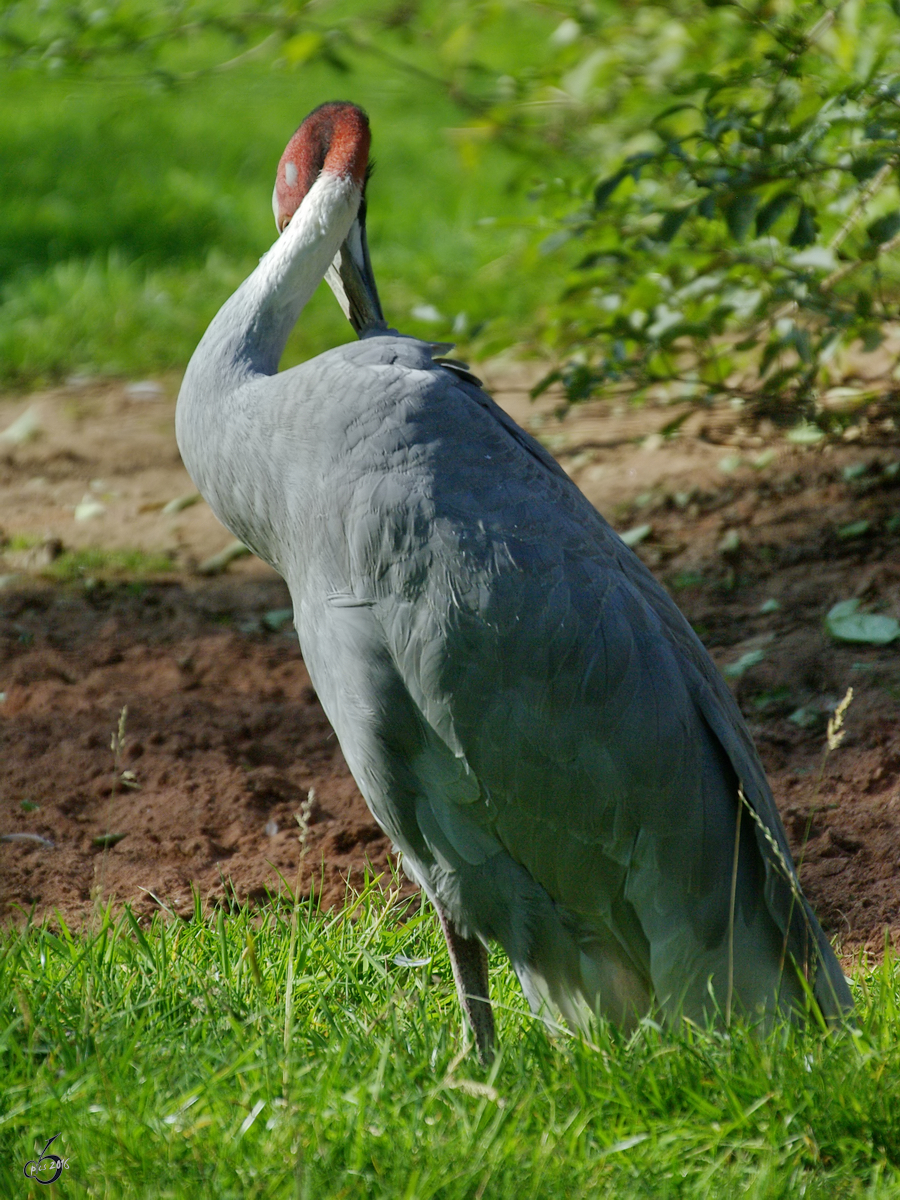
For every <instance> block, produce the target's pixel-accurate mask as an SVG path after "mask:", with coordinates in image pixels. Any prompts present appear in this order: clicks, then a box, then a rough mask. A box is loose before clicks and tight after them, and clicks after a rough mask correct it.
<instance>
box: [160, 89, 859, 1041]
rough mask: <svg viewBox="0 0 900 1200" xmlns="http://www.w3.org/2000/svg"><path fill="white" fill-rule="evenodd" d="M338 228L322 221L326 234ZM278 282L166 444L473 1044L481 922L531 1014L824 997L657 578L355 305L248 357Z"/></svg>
mask: <svg viewBox="0 0 900 1200" xmlns="http://www.w3.org/2000/svg"><path fill="white" fill-rule="evenodd" d="M356 111H358V110H356ZM302 132H303V130H302V127H301V131H300V133H298V135H297V137H298V138H299V137H300V136H301V134H302ZM327 172H328V160H327V159H326V162H325V171H323V173H322V175H321V176H318V178H319V179H322V178H324V177H325V176H326V175H327ZM313 186H314V185H313ZM310 196H311V197H312V198H313V201H314V200H315V198H316V197H317V196H318V192H316V193H313V192H310ZM307 203H310V199H309V197H307V198H306V199H304V200H303V201H302V203H300V205H299V209H298V212H297V215H296V217H295V222H299V220H300V219H301V218H302V217H303V215H304V206H305V205H306V204H307ZM310 207H312V204H310ZM359 233H360V230H359V222H358V221H357V222H356V223H353V222H352V221H351V231H350V233H347V231H346V230H345V229H344V228H343V226H340V225H339V224H338V226H336V228H335V229H333V230H332V231H331V238H332V241H333V243H334V244H333V245H330V244H329V245H330V253H331V254H332V256H333V255H334V254H335V253H336V252H337V249H338V247H340V246H341V244H342V243H344V246H343V250H344V253H345V255H348V254H349V251H348V250H347V246H348V244H349V242H350V241H352V239H353V237H358V236H359ZM292 235H293V230H292V226H288V231H287V232H286V233H285V234H284V236H283V238H282V239H281V242H279V243H276V247H274V248H273V251H271V252H270V254H273V255H274V254H275V252H276V250H277V251H278V253H279V255H281V257H282V258H287V257H289V256H290V254H291V253H292V251H291V249H290V247H283V246H282V244H283V243H284V242H285V241H286V239H288V237H289V236H292ZM296 236H297V239H298V240H299V239H302V238H303V237H304V236H306V235H304V234H302V233H301V232H300V231H299V230H298V231H297V234H296ZM362 236H363V244H364V228H363V230H362ZM345 237H346V238H347V239H348V241H347V242H345V241H344V239H345ZM280 247H281V249H279V248H280ZM327 249H328V248H327V247H326V250H327ZM293 253H295V254H297V253H299V252H298V251H293ZM356 259H357V261H358V262H360V263H361V262H363V257H362V256H360V254H359V253H357V254H356ZM364 259H365V270H368V268H367V262H368V254H367V252H366V254H365V256H364ZM279 262H280V259H279ZM276 265H277V264H276ZM260 273H262V274H261V275H260ZM283 274H284V272H283V271H282V273H281V276H279V275H278V271H277V270H276V267H275V266H273V265H271V264H270V265H269V266H268V267H267V265H266V260H265V259H264V260H263V262H262V263H261V266H260V268H259V269H258V272H256V273H255V275H254V276H252V277H251V279H250V280H248V281H247V283H245V284H244V285H243V287H242V289H241V290H239V292H238V293H237V294H236V296H235V297H233V298H232V300H231V301H229V303H228V304H227V305H226V306H225V308H224V309H223V310H222V313H220V314H219V317H217V318H216V321H214V322H213V325H212V326H211V327H210V330H209V332H208V333H207V335H206V337H205V338H204V340H203V342H202V343H201V345H200V347H199V348H198V351H197V352H196V354H195V356H194V359H193V360H192V362H191V365H190V367H189V369H188V372H187V374H186V376H185V381H184V386H183V389H182V393H181V396H180V398H179V406H178V415H177V431H178V438H179V444H180V446H181V449H182V454H183V456H184V459H185V463H186V465H187V467H188V469H189V471H190V472H191V474H192V476H193V478H194V480H195V482H196V484H197V486H198V488H199V490H200V491H201V492H202V493H203V494H204V496H206V498H207V499H208V500H209V502H210V504H211V505H212V507H213V509H214V510H215V511H216V513H217V514H218V515H219V517H220V518H221V519H222V521H223V522H224V523H225V524H226V525H227V526H228V527H229V529H231V530H232V531H233V532H234V534H235V535H236V536H237V537H239V538H241V539H242V540H244V541H245V542H246V543H247V545H248V546H250V547H251V548H252V549H253V550H254V551H255V552H256V553H257V554H259V555H260V557H262V558H263V559H265V560H266V561H268V562H270V563H271V564H272V565H273V566H274V567H275V568H276V570H278V571H279V572H280V573H281V574H282V575H283V576H284V578H285V580H286V582H287V584H288V587H289V588H290V592H291V596H292V599H293V604H294V614H295V624H296V628H297V632H298V634H299V638H300V644H301V647H302V650H303V654H304V659H305V661H306V664H307V667H308V669H309V673H310V677H311V679H312V681H313V683H314V685H315V687H316V690H317V692H318V695H319V698H320V700H321V702H322V705H323V707H324V709H325V711H326V713H327V714H328V717H329V719H330V720H331V722H332V724H333V726H334V728H335V731H336V733H337V735H338V738H339V740H340V743H341V746H342V748H343V750H344V754H345V756H346V758H347V762H348V764H349V766H350V769H351V771H352V772H353V775H354V777H355V779H356V781H357V783H358V784H359V787H360V790H361V791H362V793H363V795H364V797H365V799H366V802H367V804H368V805H369V807H370V809H371V810H372V813H373V814H374V816H375V818H376V820H377V821H378V822H379V824H380V825H381V826H382V828H383V829H384V830H385V831H386V832H387V833H388V834H389V836H390V837H391V838H392V839H393V841H394V843H395V845H396V846H397V847H399V849H400V850H401V851H402V855H403V863H404V865H405V867H406V869H407V871H408V872H409V873H410V874H411V876H412V877H413V878H414V879H415V880H416V881H417V882H418V883H419V884H420V885H421V886H422V887H423V888H424V889H425V891H426V892H427V893H428V895H429V896H430V897H431V899H432V900H433V901H434V903H435V905H436V907H437V909H438V911H439V914H440V915H441V919H442V923H443V925H444V929H445V933H446V934H447V938H448V944H449V946H450V950H451V957H452V958H453V961H454V970H455V974H456V978H457V984H458V987H459V989H460V994H461V1000H462V1001H463V1005H464V1008H465V1009H466V1011H467V1013H468V1015H469V1018H470V1020H471V1021H472V1023H473V1024H474V1026H475V1032H476V1038H477V1040H478V1044H479V1049H480V1051H481V1053H482V1054H483V1055H487V1054H489V1052H490V1042H491V1039H492V1036H493V1026H492V1021H491V1017H490V1008H489V1004H488V1003H487V993H486V984H487V979H486V969H485V960H484V954H483V950H482V944H483V943H488V942H499V943H500V945H502V946H503V948H504V950H505V951H506V953H507V954H508V955H509V957H510V959H511V961H512V964H513V966H514V968H515V970H516V972H517V974H518V976H519V979H520V980H521V982H522V986H523V989H524V991H525V994H526V996H527V998H528V1000H529V1002H530V1004H531V1005H532V1007H533V1008H534V1009H535V1010H536V1011H542V1010H543V1011H545V1012H547V1013H552V1012H553V1011H554V1010H558V1011H560V1012H561V1013H562V1014H563V1015H564V1016H565V1017H566V1018H567V1019H568V1020H569V1021H570V1022H573V1023H576V1024H580V1025H584V1024H585V1023H586V1021H587V1020H588V1019H589V1017H590V1014H592V1013H597V1012H599V1013H602V1014H605V1015H608V1016H610V1017H611V1018H612V1019H614V1020H615V1021H618V1022H620V1023H623V1024H626V1025H627V1024H630V1023H632V1022H633V1021H634V1020H635V1019H637V1018H638V1017H639V1016H640V1015H642V1014H643V1013H644V1012H646V1011H647V1010H648V1009H649V1008H651V1007H652V1006H658V1008H659V1009H660V1010H661V1011H662V1013H663V1014H665V1015H667V1016H669V1017H675V1016H676V1015H677V1014H679V1013H683V1014H685V1015H688V1016H691V1017H694V1018H697V1019H704V1018H705V1017H707V1016H714V1015H715V1013H716V1011H717V1010H718V1011H719V1013H720V1014H723V1013H725V1011H726V1009H728V1008H729V1007H730V1006H732V1005H733V1006H734V1007H735V1008H736V1009H738V1010H741V1011H743V1012H745V1013H746V1014H747V1015H749V1016H751V1017H752V1016H754V1015H756V1014H763V1015H764V1016H765V1017H767V1018H769V1019H771V1018H772V1017H773V1016H774V1015H775V1014H776V1013H777V1012H779V1011H783V1012H790V1011H792V1010H794V1009H799V1008H801V1007H802V1005H803V1000H804V988H803V985H802V984H801V983H800V981H799V975H800V974H801V973H805V974H806V976H807V978H808V979H809V982H810V986H811V988H812V991H813V993H814V995H815V998H816V1000H817V1002H818V1004H819V1005H820V1006H821V1008H822V1011H823V1012H824V1013H825V1015H826V1017H827V1018H828V1019H830V1020H833V1019H835V1018H838V1017H839V1016H840V1014H841V1013H842V1012H845V1011H847V1010H849V1008H850V1003H851V1001H850V995H849V992H848V990H847V985H846V982H845V980H844V977H843V974H842V972H841V970H840V967H839V965H838V963H837V960H836V959H835V957H834V954H833V953H832V951H831V948H830V946H829V944H828V942H827V939H826V938H825V936H824V934H823V933H822V931H821V929H820V927H819V925H818V923H817V921H816V919H815V917H814V916H813V914H812V911H811V910H810V908H809V906H808V904H807V902H806V901H805V899H804V898H803V896H802V893H801V892H800V889H799V884H798V882H797V879H796V874H795V872H794V869H793V866H792V864H791V857H790V851H789V848H788V845H787V841H786V838H785V836H784V832H783V829H782V826H781V823H780V820H779V817H778V814H777V810H776V808H775V804H774V801H773V799H772V795H771V792H770V789H769V787H768V784H767V782H766V779H765V775H764V772H763V769H762V766H761V764H760V762H759V758H758V756H757V754H756V751H755V749H754V747H753V744H752V741H751V738H750V735H749V733H748V731H747V728H746V725H745V723H744V721H743V719H742V717H741V714H740V712H739V710H738V708H737V705H736V704H735V702H734V700H733V698H732V696H731V694H730V692H729V691H728V688H727V687H726V686H725V684H724V682H723V681H722V679H721V677H720V675H719V673H718V672H717V671H716V669H715V667H714V666H713V664H712V662H711V660H710V659H709V657H708V655H707V653H706V651H705V650H704V649H703V647H702V645H701V644H700V642H699V641H698V639H697V637H696V636H695V634H694V633H693V631H692V629H691V628H690V626H689V625H688V623H687V622H686V621H685V620H684V618H683V617H682V616H681V614H680V613H679V611H678V610H677V608H676V607H675V605H674V604H673V602H672V601H671V600H670V599H669V597H668V595H667V594H666V593H665V592H664V591H663V589H662V588H661V587H660V586H659V584H657V583H656V581H655V580H654V579H653V577H652V576H651V575H650V573H649V572H648V571H647V570H646V568H645V567H644V566H643V565H642V563H641V562H640V561H639V559H638V558H637V557H636V556H635V555H634V554H633V553H632V552H631V551H630V550H629V549H628V548H627V547H626V546H625V545H624V544H623V543H622V541H621V540H620V538H619V537H618V536H617V535H616V534H615V532H614V531H613V530H612V529H611V528H610V527H609V525H607V523H606V522H605V521H604V520H603V518H602V517H601V516H600V515H599V514H598V513H597V512H596V510H595V509H594V508H593V507H592V506H591V505H590V504H589V503H588V501H587V500H586V499H585V498H584V497H583V496H582V494H581V493H580V492H579V491H578V489H577V488H576V487H575V485H574V484H573V483H572V482H571V481H570V480H569V478H568V477H567V476H566V475H565V473H564V472H563V471H562V470H561V469H560V468H559V466H558V465H557V464H556V463H555V461H554V460H553V459H552V457H551V456H550V455H549V454H548V453H547V452H546V450H544V448H543V447H542V446H541V445H540V444H539V443H537V442H536V441H535V440H534V439H533V438H531V437H530V436H529V435H528V434H527V433H525V432H524V431H523V430H522V429H520V428H519V427H518V426H517V425H516V424H515V423H514V422H513V421H512V420H511V419H510V418H509V417H508V416H507V415H506V414H505V413H503V412H502V411H501V410H500V409H499V408H498V407H497V405H495V404H494V402H493V401H492V400H491V399H490V398H489V397H488V396H487V395H486V394H485V393H484V392H483V391H482V390H481V389H480V388H479V387H478V386H477V385H476V384H475V383H474V382H471V377H470V376H467V375H466V373H465V372H464V371H460V370H459V369H456V368H453V367H451V366H446V365H442V364H441V363H440V362H438V361H435V356H436V353H437V352H436V350H435V349H434V348H433V347H430V346H429V345H427V344H426V343H423V342H420V341H417V340H415V339H410V338H405V337H401V336H399V335H397V334H394V333H392V332H388V331H385V330H384V328H383V325H381V324H380V322H379V321H374V322H373V325H374V328H372V329H370V330H368V331H367V330H366V329H365V328H363V331H362V332H363V334H364V335H366V334H367V333H368V336H364V337H363V340H361V341H360V342H358V343H356V344H354V345H349V346H342V347H340V348H338V349H335V350H330V351H327V352H326V353H324V354H321V355H319V356H318V357H316V358H314V359H312V360H311V361H309V362H307V363H305V364H303V365H302V366H299V367H295V368H293V369H291V370H289V371H285V372H284V373H282V374H277V375H276V374H274V373H273V372H274V363H277V353H276V350H277V351H278V352H279V353H280V348H281V347H280V346H278V345H277V342H278V339H280V338H282V337H286V335H287V333H286V331H287V330H289V328H290V326H291V325H292V324H293V320H289V317H290V316H291V315H293V319H296V315H297V313H298V312H299V308H300V307H302V303H305V297H303V296H301V295H300V293H301V292H302V290H303V289H302V288H300V289H299V290H298V289H297V288H296V287H294V291H293V292H290V293H289V292H285V291H284V285H283V284H273V283H272V278H273V277H275V276H278V278H279V279H280V278H281V277H282V276H283ZM319 277H321V275H320V276H319ZM368 282H370V283H371V288H372V293H373V294H374V283H372V282H371V281H368ZM264 284H265V286H264ZM291 286H293V285H291ZM279 288H281V290H280V291H279ZM273 294H276V295H277V296H278V297H279V300H278V304H279V309H278V320H277V321H268V322H267V318H266V313H267V312H270V311H271V305H272V299H271V297H272V295H273ZM260 297H262V299H261V298H260ZM288 300H290V303H288ZM354 303H355V309H354V311H355V313H356V314H357V316H358V312H359V303H358V302H357V301H355V302H354ZM298 304H299V307H298ZM266 305H269V308H266ZM291 305H293V308H291ZM285 306H287V309H290V311H289V312H287V315H285V311H286V310H285ZM294 308H295V309H296V310H297V311H296V312H294V311H293V309H294ZM378 316H379V317H380V310H379V312H378ZM356 323H357V324H359V323H360V322H359V320H358V319H357V321H356ZM275 325H277V329H275V330H274V332H273V326H275ZM285 326H286V329H284V327H285ZM281 344H282V345H283V341H282V342H281ZM273 347H274V348H273ZM260 364H262V368H261V367H260ZM739 788H741V789H742V793H743V796H744V797H745V798H746V803H745V804H743V803H742V802H741V800H740V799H739ZM736 835H737V836H736ZM736 846H737V858H736V860H735V848H736Z"/></svg>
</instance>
